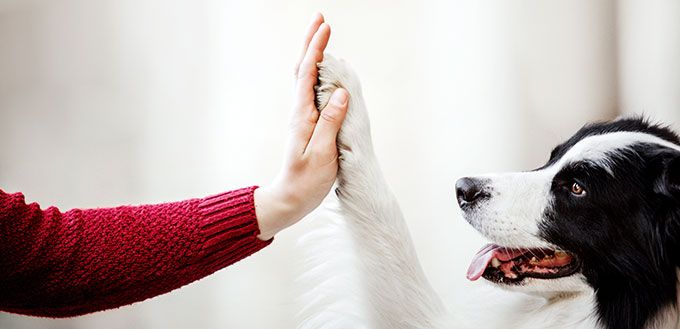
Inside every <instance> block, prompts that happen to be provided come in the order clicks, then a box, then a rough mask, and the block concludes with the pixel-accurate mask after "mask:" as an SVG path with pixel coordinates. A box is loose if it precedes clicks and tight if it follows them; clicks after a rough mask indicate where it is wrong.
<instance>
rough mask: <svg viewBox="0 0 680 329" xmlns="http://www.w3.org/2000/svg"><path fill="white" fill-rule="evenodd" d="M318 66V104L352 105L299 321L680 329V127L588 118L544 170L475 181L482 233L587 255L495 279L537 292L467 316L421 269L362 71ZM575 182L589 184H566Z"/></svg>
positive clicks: (336, 64) (310, 244) (467, 213)
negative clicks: (576, 187)
mask: <svg viewBox="0 0 680 329" xmlns="http://www.w3.org/2000/svg"><path fill="white" fill-rule="evenodd" d="M319 67H320V71H319V85H318V89H317V100H318V105H319V108H320V109H323V107H324V106H325V104H326V102H327V101H328V98H329V97H330V94H331V93H332V92H333V91H334V90H335V89H336V88H338V87H343V88H345V89H347V91H348V92H349V94H350V104H349V109H348V114H347V118H346V119H345V122H344V124H343V127H342V129H341V130H340V134H339V136H338V147H339V153H340V170H339V174H338V182H337V188H336V190H335V192H336V195H337V199H336V200H330V201H328V202H327V203H326V204H327V206H326V207H327V208H329V209H330V208H333V207H335V209H332V211H329V212H327V215H328V216H322V217H324V220H325V221H326V226H325V228H320V229H318V230H315V231H313V232H311V233H310V234H309V235H308V236H307V237H305V238H303V241H302V242H301V243H302V244H304V245H305V247H306V249H308V250H310V253H311V256H312V258H311V259H310V261H309V262H308V264H307V266H309V268H308V269H307V272H306V273H305V274H304V275H303V276H302V277H301V280H303V281H305V282H307V283H308V284H311V285H312V286H313V289H311V290H309V292H308V293H307V294H305V296H303V300H304V301H305V303H306V305H305V307H304V309H303V311H302V312H301V314H302V316H303V318H304V321H303V322H302V325H301V326H300V327H301V328H565V329H566V328H583V329H586V328H602V329H614V328H616V329H626V328H631V329H633V328H635V329H637V328H646V329H651V328H679V327H680V314H679V312H678V288H677V285H678V277H677V268H678V266H679V265H680V241H678V240H679V239H680V141H679V139H678V136H677V135H675V134H674V133H673V132H672V131H670V130H669V129H667V128H664V127H661V126H657V125H652V124H649V123H648V122H646V121H644V120H642V119H639V118H632V119H619V120H617V121H613V122H609V123H600V124H593V125H588V126H585V127H584V128H582V129H581V130H579V131H578V132H577V133H576V134H575V135H574V136H573V137H571V138H570V139H569V140H568V141H566V142H565V143H563V144H561V145H559V146H557V147H556V148H555V149H554V150H553V152H552V154H551V156H550V160H549V161H548V162H547V163H546V164H545V165H544V166H542V167H540V168H538V169H535V170H532V171H528V172H520V173H509V174H495V175H485V176H479V177H472V178H469V179H472V180H474V181H475V182H476V184H477V185H478V188H479V192H480V194H479V195H480V196H481V197H479V198H477V199H475V200H474V203H468V204H464V205H462V207H461V208H462V211H463V215H464V217H465V219H466V220H467V221H468V222H469V223H470V224H471V225H472V226H473V227H474V228H475V229H477V230H478V231H479V232H481V233H482V234H483V235H484V236H485V237H487V238H488V239H489V240H491V241H493V242H495V243H497V244H499V245H502V246H506V247H512V248H548V249H555V250H565V251H568V252H569V253H571V254H573V255H575V256H576V258H577V259H578V262H579V265H580V266H579V270H578V271H577V272H576V273H574V274H572V275H569V276H566V277H561V278H556V279H539V278H525V279H523V280H522V281H521V282H519V283H515V284H503V283H497V285H499V286H501V287H502V288H505V289H509V290H513V291H517V292H522V293H525V295H526V296H532V297H531V298H533V299H531V300H530V302H526V303H525V304H523V305H521V306H519V307H518V306H517V305H507V307H506V308H507V309H508V310H511V311H508V312H507V313H506V314H503V313H500V314H499V310H498V307H496V308H495V309H494V310H493V311H492V310H490V309H489V310H488V312H489V316H487V317H484V318H485V319H484V320H479V321H477V322H475V323H470V322H469V321H467V319H466V318H468V317H469V314H467V313H466V314H462V313H463V312H459V310H457V309H452V310H449V311H448V312H447V311H446V310H445V308H444V306H443V305H442V303H441V301H440V300H439V298H438V296H437V294H436V293H435V292H434V290H433V289H432V288H431V287H430V285H429V283H428V282H427V280H426V278H425V276H424V274H423V272H422V270H421V268H420V265H419V263H418V259H417V256H416V253H415V250H414V248H413V245H412V243H411V241H410V237H409V234H408V230H407V228H406V224H405V222H404V219H403V215H402V213H401V211H400V210H399V205H398V203H397V201H396V199H395V198H394V196H393V195H392V193H391V191H390V189H389V186H388V185H387V183H386V182H385V180H384V178H383V176H382V173H381V170H380V167H379V165H378V162H377V160H376V158H375V155H374V153H373V147H372V143H371V136H370V128H369V122H368V115H367V112H366V108H365V104H364V100H363V96H362V93H361V89H360V85H359V81H358V79H357V78H356V76H355V75H354V74H353V72H352V71H351V70H350V69H349V68H348V66H347V64H346V63H344V62H342V61H337V60H335V59H333V58H332V57H330V56H326V58H325V59H324V61H323V62H322V63H321V64H320V65H319ZM574 182H577V183H578V184H580V185H581V186H582V187H583V188H584V191H585V193H583V194H582V195H575V194H573V193H571V192H570V189H569V187H570V186H571V185H572V184H573V183H574ZM452 201H453V198H452ZM333 202H336V204H335V206H333ZM518 300H519V299H518ZM527 300H529V299H527ZM482 312H483V311H482ZM492 317H493V318H498V317H501V318H502V319H500V320H497V321H494V320H493V319H491V318H492Z"/></svg>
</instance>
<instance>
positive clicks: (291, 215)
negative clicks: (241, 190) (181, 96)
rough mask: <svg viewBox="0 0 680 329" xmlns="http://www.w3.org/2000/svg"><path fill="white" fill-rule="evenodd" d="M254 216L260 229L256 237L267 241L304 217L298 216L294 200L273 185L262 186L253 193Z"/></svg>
mask: <svg viewBox="0 0 680 329" xmlns="http://www.w3.org/2000/svg"><path fill="white" fill-rule="evenodd" d="M253 198H254V200H253V201H254V204H255V216H256V217H257V223H258V226H259V229H260V234H259V235H258V236H257V237H258V238H259V239H260V240H264V241H267V240H269V239H271V238H273V237H274V235H276V233H278V232H280V231H281V230H283V229H284V228H286V227H288V226H290V225H292V224H294V223H295V222H297V221H298V220H299V219H300V218H302V217H303V216H304V215H300V214H298V212H299V210H300V209H299V207H298V206H297V205H296V204H295V199H294V198H292V197H288V196H287V194H286V193H284V192H283V191H279V189H278V188H277V187H276V186H275V185H268V186H263V187H260V188H258V189H256V190H255V191H254V194H253Z"/></svg>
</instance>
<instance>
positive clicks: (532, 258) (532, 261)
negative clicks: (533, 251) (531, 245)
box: [529, 256, 538, 265]
mask: <svg viewBox="0 0 680 329" xmlns="http://www.w3.org/2000/svg"><path fill="white" fill-rule="evenodd" d="M529 263H531V264H532V265H535V264H537V263H538V259H537V258H536V256H534V257H531V260H530V261H529Z"/></svg>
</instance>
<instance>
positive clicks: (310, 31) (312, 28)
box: [293, 12, 324, 77]
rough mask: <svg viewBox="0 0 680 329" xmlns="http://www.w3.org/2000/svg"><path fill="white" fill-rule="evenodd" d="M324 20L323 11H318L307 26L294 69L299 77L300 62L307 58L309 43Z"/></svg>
mask: <svg viewBox="0 0 680 329" xmlns="http://www.w3.org/2000/svg"><path fill="white" fill-rule="evenodd" d="M323 22H324V17H323V15H322V14H321V13H319V12H316V13H314V15H313V16H312V21H311V22H310V23H309V25H308V26H307V31H306V32H305V36H304V38H303V39H302V49H301V50H300V55H299V56H298V60H297V62H295V68H294V69H293V73H294V74H295V76H296V77H297V74H298V71H299V70H300V63H302V59H303V58H305V53H307V48H309V43H310V42H311V41H312V37H314V34H315V33H316V31H317V30H318V29H319V26H321V23H323Z"/></svg>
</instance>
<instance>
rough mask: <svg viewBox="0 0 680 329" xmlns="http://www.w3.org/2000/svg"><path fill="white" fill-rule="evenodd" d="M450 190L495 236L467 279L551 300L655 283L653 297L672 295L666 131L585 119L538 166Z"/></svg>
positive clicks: (674, 203)
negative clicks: (568, 294)
mask: <svg viewBox="0 0 680 329" xmlns="http://www.w3.org/2000/svg"><path fill="white" fill-rule="evenodd" d="M456 194H457V198H458V203H459V205H460V207H461V209H462V211H463V215H464V217H465V219H466V220H467V221H468V222H469V223H470V224H471V225H472V226H473V227H474V228H475V229H477V230H478V231H479V232H481V233H482V234H483V235H484V236H485V237H487V238H488V239H490V240H491V241H492V242H493V244H490V245H488V246H486V247H485V248H484V249H482V250H481V251H480V252H479V253H478V254H477V255H476V256H475V258H474V260H473V262H472V264H471V266H470V270H469V271H468V278H470V279H472V280H476V279H477V278H479V277H482V276H483V277H484V278H485V279H487V280H489V281H492V282H494V283H497V284H499V285H502V286H504V287H508V288H511V289H513V290H520V291H525V292H532V293H538V294H543V295H548V296H550V295H554V294H556V293H564V292H576V291H581V290H585V289H592V290H593V291H595V292H596V297H597V302H598V304H600V305H601V304H604V303H607V302H608V299H612V298H621V294H620V293H619V292H621V291H627V290H630V291H631V293H637V291H635V290H636V289H639V288H646V289H647V290H649V289H648V286H649V285H650V284H653V285H656V286H659V287H660V288H662V289H658V290H659V291H661V292H654V294H662V296H658V295H657V296H655V300H657V301H660V300H667V299H672V300H675V298H676V287H675V285H676V274H675V269H676V266H678V265H680V263H679V259H678V258H679V256H680V244H679V243H678V239H679V238H680V232H679V230H680V140H679V139H678V136H677V135H675V134H674V133H673V132H672V131H671V130H669V129H667V128H664V127H661V126H657V125H652V124H649V123H648V122H646V121H645V120H643V119H637V118H634V119H620V120H617V121H613V122H609V123H600V124H593V125H588V126H585V127H583V128H582V129H581V130H579V131H578V132H577V133H576V134H575V135H574V136H573V137H571V138H570V139H569V140H568V141H566V142H564V143H563V144H561V145H559V146H557V147H556V148H555V149H554V150H553V151H552V154H551V155H550V159H549V160H548V162H547V163H546V164H545V165H544V166H542V167H540V168H538V169H535V170H533V171H529V172H521V173H510V174H498V175H485V176H480V177H467V178H462V179H460V180H459V181H458V182H457V184H456ZM655 291H656V290H655ZM658 303H659V302H653V304H658Z"/></svg>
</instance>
